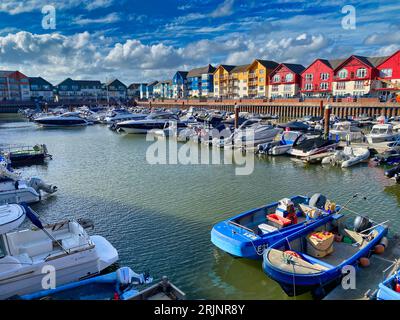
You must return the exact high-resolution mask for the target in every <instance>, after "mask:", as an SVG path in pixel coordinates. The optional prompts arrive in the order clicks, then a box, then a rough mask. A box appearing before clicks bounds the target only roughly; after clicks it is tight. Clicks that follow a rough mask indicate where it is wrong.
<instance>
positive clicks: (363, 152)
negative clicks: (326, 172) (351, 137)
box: [322, 147, 370, 168]
mask: <svg viewBox="0 0 400 320" xmlns="http://www.w3.org/2000/svg"><path fill="white" fill-rule="evenodd" d="M369 156H370V152H369V150H368V149H367V148H353V147H345V148H344V149H343V151H336V152H335V153H334V154H333V155H331V156H328V157H325V158H323V159H322V164H331V165H333V166H340V167H342V168H348V167H351V166H354V165H356V164H358V163H361V162H363V161H366V160H368V158H369Z"/></svg>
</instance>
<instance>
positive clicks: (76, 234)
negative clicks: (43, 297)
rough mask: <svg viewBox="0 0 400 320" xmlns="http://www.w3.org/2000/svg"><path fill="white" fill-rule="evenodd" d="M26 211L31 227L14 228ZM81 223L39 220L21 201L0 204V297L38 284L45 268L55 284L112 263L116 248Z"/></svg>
mask: <svg viewBox="0 0 400 320" xmlns="http://www.w3.org/2000/svg"><path fill="white" fill-rule="evenodd" d="M26 217H28V219H29V220H31V222H32V224H33V226H32V228H31V229H25V230H18V231H15V229H17V228H18V227H19V226H20V225H21V224H22V223H23V222H24V220H25V218H26ZM84 226H85V223H83V222H82V221H81V222H78V221H75V220H67V221H62V222H58V223H55V224H48V225H43V224H42V223H41V221H40V220H39V219H38V217H37V215H36V214H35V213H34V212H33V211H32V210H31V209H30V208H29V207H27V206H25V207H23V206H20V205H17V204H10V205H4V206H0V299H7V298H10V297H13V296H16V295H24V294H29V293H33V292H37V291H40V290H43V289H44V288H43V283H45V281H46V278H45V277H46V276H48V277H51V274H49V273H48V272H49V271H51V270H54V271H55V273H54V276H55V284H56V285H57V286H60V285H63V284H66V283H70V282H74V281H79V280H82V279H84V278H87V277H91V276H93V275H97V274H99V273H100V272H101V271H102V270H104V269H106V268H107V267H109V266H110V265H112V264H113V263H115V262H116V261H117V260H118V252H117V250H116V249H115V248H114V247H113V246H112V245H111V244H110V243H109V242H108V241H107V240H106V239H105V238H103V237H101V236H97V235H95V236H89V235H88V234H87V232H86V230H85V228H84ZM86 226H87V224H86ZM46 268H47V269H46ZM46 270H48V271H46Z"/></svg>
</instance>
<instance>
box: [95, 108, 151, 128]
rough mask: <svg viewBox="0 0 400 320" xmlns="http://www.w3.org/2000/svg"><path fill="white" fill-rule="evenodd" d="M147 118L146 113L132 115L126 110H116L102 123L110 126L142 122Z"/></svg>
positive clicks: (107, 115)
mask: <svg viewBox="0 0 400 320" xmlns="http://www.w3.org/2000/svg"><path fill="white" fill-rule="evenodd" d="M147 116H148V114H145V113H131V112H129V111H128V110H125V109H114V110H112V111H110V112H109V113H108V114H106V116H105V117H104V120H103V121H102V122H103V123H104V124H108V125H110V124H114V123H119V122H123V121H128V120H142V119H145V118H146V117H147Z"/></svg>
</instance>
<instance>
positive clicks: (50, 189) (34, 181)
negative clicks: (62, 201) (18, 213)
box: [28, 178, 58, 194]
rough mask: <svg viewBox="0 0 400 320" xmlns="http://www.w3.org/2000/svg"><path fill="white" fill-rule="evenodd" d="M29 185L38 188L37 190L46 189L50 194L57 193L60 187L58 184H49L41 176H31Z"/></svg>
mask: <svg viewBox="0 0 400 320" xmlns="http://www.w3.org/2000/svg"><path fill="white" fill-rule="evenodd" d="M28 186H30V187H32V188H33V189H35V190H36V192H38V193H39V192H40V191H44V192H46V193H48V194H53V193H55V192H56V191H57V190H58V188H57V187H56V186H53V185H52V184H47V183H45V182H44V181H43V180H41V179H39V178H31V179H29V182H28Z"/></svg>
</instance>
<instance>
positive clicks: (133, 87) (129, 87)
mask: <svg viewBox="0 0 400 320" xmlns="http://www.w3.org/2000/svg"><path fill="white" fill-rule="evenodd" d="M139 87H140V83H131V84H130V85H129V86H128V89H130V90H137V89H139Z"/></svg>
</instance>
